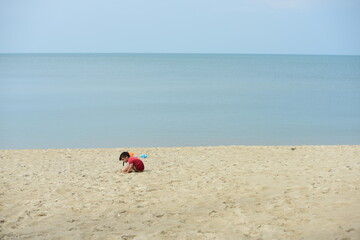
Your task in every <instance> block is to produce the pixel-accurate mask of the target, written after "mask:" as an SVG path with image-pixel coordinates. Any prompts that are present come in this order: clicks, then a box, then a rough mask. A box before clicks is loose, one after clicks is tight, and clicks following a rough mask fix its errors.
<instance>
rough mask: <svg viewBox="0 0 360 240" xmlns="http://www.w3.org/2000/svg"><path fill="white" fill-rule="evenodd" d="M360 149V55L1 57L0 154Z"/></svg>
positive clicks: (17, 55)
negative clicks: (176, 148)
mask: <svg viewBox="0 0 360 240" xmlns="http://www.w3.org/2000/svg"><path fill="white" fill-rule="evenodd" d="M305 144H306V145H313V144H317V145H319V144H320V145H325V144H326V145H328V144H330V145H332V144H360V56H301V55H237V54H0V148H1V149H22V148H98V147H160V146H210V145H305Z"/></svg>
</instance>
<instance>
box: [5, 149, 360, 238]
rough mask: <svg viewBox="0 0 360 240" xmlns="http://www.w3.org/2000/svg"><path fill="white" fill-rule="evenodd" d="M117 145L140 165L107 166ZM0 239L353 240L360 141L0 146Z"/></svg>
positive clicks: (359, 206)
mask: <svg viewBox="0 0 360 240" xmlns="http://www.w3.org/2000/svg"><path fill="white" fill-rule="evenodd" d="M122 151H131V152H134V153H135V156H140V154H147V155H148V158H146V159H144V163H145V172H143V173H130V174H121V173H115V171H116V170H118V169H121V168H122V165H121V164H120V163H119V161H118V157H119V154H120V153H121V152H122ZM0 157H1V158H0V163H1V170H0V179H1V190H0V239H166V240H167V239H189V240H190V239H254V240H255V239H256V240H259V239H263V240H266V239H314V240H315V239H316V240H321V239H324V240H329V239H334V240H335V239H339V240H345V239H346V240H350V239H351V240H356V239H360V146H253V147H251V146H226V147H223V146H219V147H178V148H127V149H123V148H116V149H48V150H1V151H0Z"/></svg>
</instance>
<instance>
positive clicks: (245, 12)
mask: <svg viewBox="0 0 360 240" xmlns="http://www.w3.org/2000/svg"><path fill="white" fill-rule="evenodd" d="M0 52H2V53H8V52H15V53H17V52H24V53H28V52H41V53H43V52H81V53H83V52H120V53H121V52H126V53H132V52H135V53H154V52H156V53H157V52H159V53H267V54H272V53H276V54H346V55H347V54H350V55H360V0H217V1H215V0H101V1H100V0H71V1H70V0H0Z"/></svg>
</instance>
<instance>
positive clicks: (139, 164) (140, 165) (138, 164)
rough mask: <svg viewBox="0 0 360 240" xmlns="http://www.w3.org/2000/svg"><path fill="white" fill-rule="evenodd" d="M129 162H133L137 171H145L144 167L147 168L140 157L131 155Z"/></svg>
mask: <svg viewBox="0 0 360 240" xmlns="http://www.w3.org/2000/svg"><path fill="white" fill-rule="evenodd" d="M128 163H129V164H133V165H134V167H135V169H136V170H137V171H139V172H142V171H144V168H145V167H144V163H143V162H142V161H141V160H140V159H138V158H136V157H129V160H128Z"/></svg>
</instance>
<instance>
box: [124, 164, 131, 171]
mask: <svg viewBox="0 0 360 240" xmlns="http://www.w3.org/2000/svg"><path fill="white" fill-rule="evenodd" d="M132 167H133V164H129V165H128V166H127V167H126V168H124V170H123V172H124V173H129V172H130V170H131V169H132Z"/></svg>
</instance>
